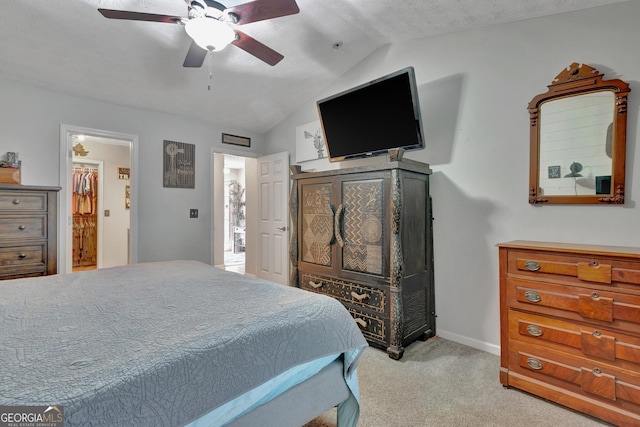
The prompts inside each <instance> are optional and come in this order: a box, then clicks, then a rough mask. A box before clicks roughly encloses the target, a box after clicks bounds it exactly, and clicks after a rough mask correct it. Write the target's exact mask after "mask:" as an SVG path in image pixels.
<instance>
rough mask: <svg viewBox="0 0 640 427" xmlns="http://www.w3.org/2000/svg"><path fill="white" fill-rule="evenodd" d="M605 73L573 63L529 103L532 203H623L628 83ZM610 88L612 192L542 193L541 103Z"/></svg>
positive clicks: (530, 195)
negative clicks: (593, 193) (578, 193)
mask: <svg viewBox="0 0 640 427" xmlns="http://www.w3.org/2000/svg"><path fill="white" fill-rule="evenodd" d="M603 77H604V74H600V72H599V71H598V70H596V69H595V68H593V67H590V66H588V65H586V64H578V63H576V62H574V63H573V64H571V65H570V66H568V67H567V68H565V69H564V70H562V72H561V73H560V74H558V75H557V76H556V78H555V79H554V80H553V82H552V83H551V84H550V85H548V86H547V87H548V88H549V90H548V91H547V92H546V93H542V94H539V95H536V96H535V97H534V98H533V99H532V100H531V102H530V103H529V107H528V109H529V115H530V121H531V126H530V128H531V129H530V139H531V146H530V149H529V151H530V153H529V158H530V166H529V203H531V204H533V205H539V204H598V205H601V204H607V205H610V204H619V205H622V204H624V181H625V157H626V150H627V148H626V145H627V95H628V94H629V92H630V91H631V89H629V84H627V83H625V82H623V81H622V80H617V79H614V80H603ZM600 91H611V92H613V95H614V103H615V105H614V113H613V114H614V120H613V123H614V129H613V141H612V145H613V150H612V156H611V162H612V164H611V169H612V170H611V194H609V195H608V196H607V195H605V194H596V195H549V196H545V195H541V194H539V191H540V184H539V183H540V180H539V178H540V176H539V174H540V162H539V160H540V157H539V156H540V129H539V126H538V124H539V121H540V117H539V114H540V106H541V105H542V104H543V103H544V102H548V101H552V100H554V99H558V98H565V97H570V96H576V95H583V94H587V93H592V92H600Z"/></svg>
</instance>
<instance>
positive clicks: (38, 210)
mask: <svg viewBox="0 0 640 427" xmlns="http://www.w3.org/2000/svg"><path fill="white" fill-rule="evenodd" d="M59 190H60V187H39V186H28V185H4V184H0V279H16V278H19V277H30V276H45V275H48V274H55V273H56V272H57V266H58V258H57V256H56V254H57V245H58V239H57V229H58V220H57V218H58V217H57V213H58V191H59Z"/></svg>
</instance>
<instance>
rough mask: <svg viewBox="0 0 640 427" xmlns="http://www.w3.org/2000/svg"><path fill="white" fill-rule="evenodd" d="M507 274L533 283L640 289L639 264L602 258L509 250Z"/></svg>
mask: <svg viewBox="0 0 640 427" xmlns="http://www.w3.org/2000/svg"><path fill="white" fill-rule="evenodd" d="M508 273H509V274H511V275H524V276H527V277H528V278H530V279H532V280H543V281H561V282H563V283H567V284H569V283H571V284H576V285H589V284H600V285H609V286H610V285H616V284H621V285H635V286H640V263H639V262H635V261H625V260H620V259H617V260H615V259H609V258H606V257H601V256H592V257H590V256H588V255H584V256H580V255H565V254H556V253H539V252H531V251H517V250H512V251H510V252H509V258H508ZM639 289H640V288H639Z"/></svg>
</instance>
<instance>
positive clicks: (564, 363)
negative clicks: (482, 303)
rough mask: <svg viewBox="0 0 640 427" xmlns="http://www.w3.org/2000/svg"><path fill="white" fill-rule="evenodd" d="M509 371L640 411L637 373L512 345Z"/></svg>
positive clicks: (535, 347)
mask: <svg viewBox="0 0 640 427" xmlns="http://www.w3.org/2000/svg"><path fill="white" fill-rule="evenodd" d="M512 346H513V350H514V351H513V352H512V353H511V366H512V368H513V369H512V371H514V372H517V373H520V374H524V375H527V376H530V377H532V378H535V379H538V380H540V381H544V382H546V383H549V384H554V385H556V386H558V387H562V388H564V389H566V390H569V391H572V392H574V393H576V394H578V395H582V396H586V397H590V398H595V399H597V400H600V401H603V402H610V403H615V404H616V405H618V406H619V407H621V408H625V409H628V410H632V411H634V412H637V411H638V410H640V374H638V373H637V372H634V371H630V370H626V369H621V368H618V367H615V366H612V365H609V364H607V363H602V362H600V361H594V360H591V359H588V358H582V357H577V356H573V355H569V354H566V353H562V352H558V351H553V350H549V349H547V348H544V347H540V346H535V345H528V344H524V343H518V342H516V343H514V344H512Z"/></svg>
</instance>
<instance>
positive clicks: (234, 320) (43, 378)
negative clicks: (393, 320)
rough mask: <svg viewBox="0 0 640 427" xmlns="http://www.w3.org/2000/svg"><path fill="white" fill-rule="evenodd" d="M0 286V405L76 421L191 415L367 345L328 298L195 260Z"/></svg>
mask: <svg viewBox="0 0 640 427" xmlns="http://www.w3.org/2000/svg"><path fill="white" fill-rule="evenodd" d="M0 295H1V298H0V313H1V314H0V378H2V381H0V405H7V406H17V405H61V406H64V410H65V425H66V426H68V427H73V426H90V425H101V426H104V425H132V426H133V425H135V426H179V425H184V424H187V423H189V422H191V421H193V420H195V419H197V418H198V417H200V416H201V415H203V414H206V413H208V412H209V411H211V410H212V409H213V408H216V407H218V406H220V405H222V404H224V403H226V402H228V401H230V400H231V399H233V398H235V397H237V396H239V395H241V394H242V393H244V392H245V391H247V390H250V389H252V388H254V387H256V386H258V385H260V384H262V383H264V382H266V381H267V380H269V379H270V378H272V377H274V376H276V375H278V374H280V373H282V372H284V371H286V370H287V369H289V368H291V367H293V366H296V365H299V364H301V363H305V362H308V361H311V360H314V359H316V358H319V357H322V356H327V355H330V354H336V353H346V354H347V355H349V354H356V355H357V354H359V353H360V351H359V350H361V349H363V348H364V347H366V345H367V344H366V341H365V340H364V338H363V337H362V334H361V333H360V331H359V329H358V327H357V326H356V325H355V323H354V322H353V319H352V318H351V316H350V315H349V313H348V312H347V311H346V310H345V309H344V307H342V305H341V304H340V303H338V302H337V301H335V300H333V299H331V298H329V297H324V296H321V295H317V294H313V293H309V292H305V291H302V290H300V289H297V288H291V287H287V286H283V285H278V284H274V283H270V282H266V281H262V280H258V279H254V278H250V277H246V276H241V275H238V274H235V273H229V272H226V271H223V270H220V269H217V268H213V267H211V266H209V265H206V264H203V263H199V262H195V261H171V262H160V263H145V264H136V265H132V266H124V267H114V268H109V269H103V270H97V271H90V272H84V273H76V274H72V275H55V276H47V277H42V278H33V279H18V280H12V281H4V282H0ZM357 363H358V358H357V357H356V358H355V359H354V360H353V361H351V363H347V365H346V367H345V371H346V372H347V371H353V370H355V368H356V366H357ZM347 376H348V375H347ZM348 377H349V376H348ZM349 379H350V380H351V381H353V376H350V377H349ZM355 387H356V391H357V383H356V384H355ZM356 410H357V409H356ZM355 416H356V419H357V414H355Z"/></svg>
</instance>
